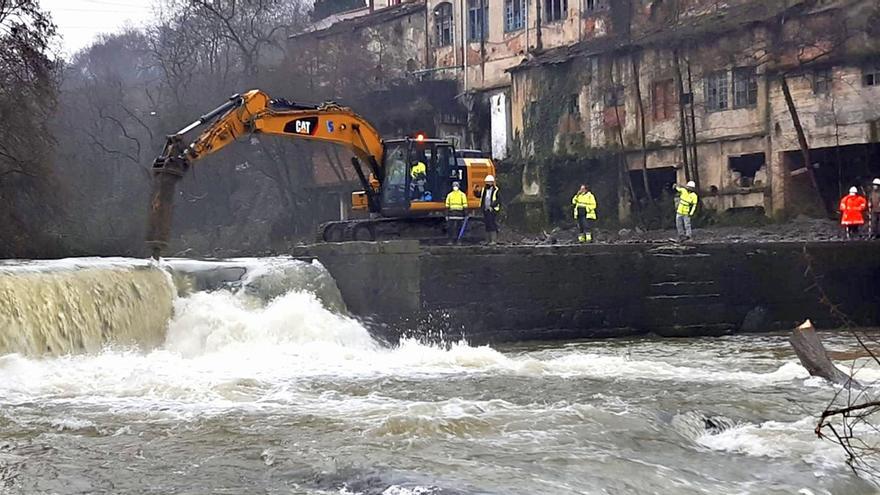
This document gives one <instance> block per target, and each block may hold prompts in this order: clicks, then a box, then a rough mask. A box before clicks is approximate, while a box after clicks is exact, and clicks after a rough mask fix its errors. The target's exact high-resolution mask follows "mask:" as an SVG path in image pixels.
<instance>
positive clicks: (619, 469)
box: [0, 259, 880, 495]
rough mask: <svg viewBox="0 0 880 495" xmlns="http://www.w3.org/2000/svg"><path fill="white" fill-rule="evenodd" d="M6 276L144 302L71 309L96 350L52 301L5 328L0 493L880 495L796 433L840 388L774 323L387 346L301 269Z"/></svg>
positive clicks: (324, 280) (869, 376) (830, 449)
mask: <svg viewBox="0 0 880 495" xmlns="http://www.w3.org/2000/svg"><path fill="white" fill-rule="evenodd" d="M108 263H109V264H108ZM5 269H6V270H7V272H8V273H6V276H7V277H8V276H9V274H12V275H14V276H15V277H18V278H16V279H15V282H16V284H17V285H9V287H10V289H9V290H17V291H19V292H22V291H27V290H43V289H45V287H44V286H41V285H39V284H37V285H35V286H34V287H35V288H34V287H31V286H22V285H21V281H22V280H26V279H33V278H34V276H36V278H37V279H39V280H40V283H42V284H49V285H51V284H56V285H57V287H56V289H57V290H56V289H53V290H55V291H56V292H58V291H61V293H63V294H66V295H67V296H70V295H71V294H75V293H76V291H77V290H82V291H84V292H83V294H87V295H88V294H91V296H89V297H92V296H95V297H98V296H97V295H96V294H105V293H109V294H115V295H116V296H117V297H120V298H126V297H140V298H141V300H142V301H145V302H144V303H143V305H141V306H138V305H137V304H134V303H133V302H132V301H130V300H126V301H125V304H121V305H120V306H119V307H120V308H121V309H120V310H119V311H120V312H119V313H118V314H117V313H116V312H108V310H109V306H111V305H105V307H103V308H101V307H100V306H101V305H100V304H97V305H96V304H94V303H92V302H89V303H86V304H84V305H82V308H85V309H84V311H85V312H86V313H88V314H94V315H98V316H96V319H95V320H94V322H98V323H99V324H100V325H104V326H100V325H99V327H98V330H100V329H102V328H103V329H104V335H103V337H102V338H103V339H104V342H103V343H102V344H100V345H96V344H95V343H94V342H96V341H94V340H93V339H90V338H85V337H82V336H83V335H93V332H92V330H88V331H86V330H82V329H80V330H75V329H76V328H80V327H77V325H78V324H86V323H88V322H92V320H89V318H92V317H91V316H89V317H80V319H79V320H76V321H77V322H79V323H77V324H68V323H65V322H67V321H68V320H70V319H71V315H69V314H65V313H64V312H65V311H67V312H71V311H74V309H73V308H74V307H80V306H78V305H79V304H80V303H79V302H76V301H72V300H70V299H69V297H68V298H67V299H64V298H62V299H64V300H66V301H68V302H67V305H59V304H54V303H53V304H48V305H46V304H44V305H39V304H34V305H33V311H36V312H38V313H39V314H40V316H39V317H34V318H31V319H28V318H23V319H21V321H30V322H31V323H29V324H30V325H31V327H33V331H34V332H37V333H38V334H39V335H40V336H41V337H39V338H40V339H42V340H39V339H37V340H35V342H37V341H38V342H40V345H41V344H42V343H43V342H54V344H53V345H54V346H55V348H56V349H53V351H52V352H48V353H47V352H45V350H43V349H40V348H39V346H38V345H36V344H35V347H34V348H31V347H29V345H26V344H23V343H22V342H26V340H27V339H25V340H21V339H18V340H15V342H12V343H10V344H7V345H19V346H21V347H19V348H18V349H17V352H8V351H7V352H2V351H0V493H28V494H30V493H272V494H275V493H279V494H280V493H285V494H290V493H293V494H357V493H362V494H384V495H402V494H486V493H492V494H523V495H525V494H576V493H577V494H582V493H755V494H768V493H798V492H800V493H816V494H818V493H834V494H838V493H875V489H874V487H873V486H872V485H870V484H868V483H866V482H864V481H862V480H859V479H858V478H856V477H855V476H853V475H852V474H851V473H850V472H849V471H848V470H847V468H846V466H845V464H844V457H843V455H842V453H841V452H840V451H839V450H838V449H837V448H836V447H835V446H834V445H832V444H830V443H827V442H822V441H819V440H817V439H816V438H815V436H814V435H813V433H812V429H813V427H814V426H815V419H814V418H813V417H812V415H813V414H815V413H817V412H819V411H821V409H822V408H823V407H824V406H825V405H826V403H827V400H828V398H829V397H830V395H831V394H833V392H834V389H833V388H832V387H831V386H829V385H827V384H825V383H823V382H821V381H820V380H816V379H811V378H809V377H808V374H807V372H806V371H805V370H804V369H803V368H802V367H801V366H799V365H798V364H797V361H796V358H795V357H794V356H793V354H792V353H791V351H790V350H789V349H788V344H787V342H786V341H785V338H784V337H783V336H760V337H758V336H740V337H731V338H723V339H691V340H650V339H642V340H631V341H604V342H577V343H569V344H564V343H547V344H527V345H519V346H507V347H502V348H491V347H487V346H481V347H476V346H470V345H468V344H467V343H444V344H443V345H428V344H424V343H420V342H418V341H416V340H404V341H402V342H401V343H400V345H398V346H394V347H388V346H385V345H382V344H380V343H379V342H377V341H376V340H374V339H373V338H372V337H371V336H370V334H369V332H368V331H367V329H366V328H365V327H364V326H363V325H362V324H361V323H360V322H359V321H357V320H356V319H354V318H352V317H351V316H349V315H348V314H347V313H346V311H345V307H344V303H343V302H342V299H341V297H340V296H339V292H338V289H336V287H335V284H334V283H333V281H332V278H331V277H329V275H328V274H327V273H326V271H325V270H323V268H322V267H321V266H320V265H318V264H316V263H303V262H298V261H293V260H286V259H267V260H235V261H230V262H225V263H209V262H195V261H187V260H176V261H174V260H172V261H171V262H169V263H168V266H166V267H163V268H162V269H160V268H156V267H151V266H149V264H145V263H143V262H135V261H131V260H114V261H112V262H110V261H107V260H104V261H95V262H81V263H78V264H74V265H71V264H70V263H67V264H63V263H62V264H60V265H58V266H50V267H48V268H47V267H46V266H45V265H38V266H31V265H17V266H12V267H5ZM221 269H222V271H223V273H224V276H223V277H219V278H217V277H214V278H213V279H212V276H211V274H213V273H217V272H218V270H221ZM236 270H238V272H236ZM101 271H104V272H108V271H109V272H112V273H113V275H112V276H113V277H116V276H118V277H120V278H124V279H125V280H126V282H124V283H120V284H119V287H121V288H125V290H121V289H120V290H121V291H116V292H114V291H112V290H109V292H108V289H102V290H103V291H104V292H98V293H96V292H95V290H97V289H95V287H96V286H98V285H100V284H101V283H105V284H106V283H110V282H107V281H106V280H104V281H103V282H102V281H101V277H96V276H95V274H97V273H100V272H101ZM230 273H232V274H234V276H231V275H230ZM77 274H84V277H85V278H86V281H85V282H83V283H81V284H80V283H79V282H78V280H79V278H78V277H79V275H77ZM144 274H147V278H143V276H144ZM111 278H112V277H111ZM220 279H225V280H220ZM59 280H63V282H59ZM3 287H5V286H4V285H3V274H2V273H0V290H2V289H3ZM22 287H26V288H25V289H22ZM64 287H68V288H70V291H68V292H67V293H64V292H63V290H62V288H64ZM101 287H103V286H101ZM53 293H54V292H51V291H50V292H47V294H53ZM147 296H149V297H147ZM19 297H23V296H19ZM83 297H84V296H83ZM162 297H167V305H168V306H167V308H166V307H165V306H164V304H166V303H165V302H163V301H165V300H166V299H161V298H162ZM160 299H161V300H160ZM34 300H36V299H34ZM139 304H140V303H139ZM28 307H31V306H28ZM46 307H48V308H50V309H51V311H50V310H47V309H46ZM114 307H116V306H114ZM89 308H93V309H89ZM94 308H97V309H94ZM131 308H136V309H135V310H131ZM59 311H60V314H62V315H63V318H62V317H61V316H58V314H59ZM89 311H91V313H89ZM102 311H103V312H102ZM114 311H115V310H114ZM132 311H135V313H134V314H136V313H137V312H141V313H142V314H141V316H142V319H138V318H134V319H132V318H131V317H130V315H131V314H132ZM148 312H154V313H155V314H146V313H148ZM53 315H54V316H53ZM119 315H121V316H119ZM162 317H165V318H167V320H166V321H164V322H163V323H162V324H161V325H160V330H159V334H158V338H157V334H156V331H155V330H154V329H152V326H154V324H153V323H152V319H153V318H162ZM89 324H91V323H89ZM41 325H42V326H41ZM126 325H131V326H129V327H126ZM147 327H150V328H147ZM15 328H16V330H15V331H16V332H17V333H16V334H17V335H19V334H24V333H26V332H28V331H31V330H28V328H30V327H26V326H22V325H19V326H18V327H15ZM108 328H113V329H116V328H119V331H121V332H122V333H123V336H122V337H119V338H117V337H113V336H108V335H106V332H108V331H109V330H108ZM126 328H127V330H126ZM94 335H102V334H101V332H100V331H98V332H97V333H96V334H94ZM78 336H79V337H78ZM65 338H69V339H77V338H79V339H80V340H82V342H83V345H73V346H71V347H69V349H68V348H65V347H64V344H63V342H64V339H65ZM825 338H826V340H827V341H828V345H829V346H830V347H831V348H833V349H836V350H850V349H853V348H854V343H853V342H851V341H849V340H848V339H847V338H845V337H844V336H825ZM57 349H67V350H66V351H64V352H59V351H58V350H57ZM56 354H58V355H56ZM859 373H860V374H859V375H858V377H859V379H861V380H862V381H865V382H870V381H873V380H877V379H880V370H877V369H875V368H871V367H868V368H865V369H862V370H861V371H860V372H859ZM707 419H709V420H710V422H711V425H712V427H711V428H710V427H707V424H709V423H707Z"/></svg>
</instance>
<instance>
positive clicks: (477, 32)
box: [468, 0, 489, 41]
mask: <svg viewBox="0 0 880 495" xmlns="http://www.w3.org/2000/svg"><path fill="white" fill-rule="evenodd" d="M488 34H489V0H468V41H482V40H484V39H486V38H487V35H488Z"/></svg>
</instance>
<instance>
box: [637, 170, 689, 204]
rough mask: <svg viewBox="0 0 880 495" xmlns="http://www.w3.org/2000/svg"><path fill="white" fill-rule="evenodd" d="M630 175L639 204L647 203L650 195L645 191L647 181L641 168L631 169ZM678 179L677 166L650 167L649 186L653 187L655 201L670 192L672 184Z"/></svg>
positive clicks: (652, 193)
mask: <svg viewBox="0 0 880 495" xmlns="http://www.w3.org/2000/svg"><path fill="white" fill-rule="evenodd" d="M629 177H630V179H631V180H632V184H633V190H634V191H635V193H636V200H637V201H638V202H639V204H647V199H648V195H647V194H646V192H645V182H644V179H643V178H642V171H641V170H630V171H629ZM677 179H678V174H677V172H676V170H675V167H661V168H649V169H648V186H649V187H650V188H651V197H652V199H654V201H657V200H660V199H661V198H662V197H663V195H664V193H666V194H669V191H670V190H671V188H672V185H673V184H675V182H676V180H677Z"/></svg>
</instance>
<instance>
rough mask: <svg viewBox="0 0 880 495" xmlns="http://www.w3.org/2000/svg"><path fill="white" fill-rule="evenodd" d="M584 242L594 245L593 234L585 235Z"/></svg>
mask: <svg viewBox="0 0 880 495" xmlns="http://www.w3.org/2000/svg"><path fill="white" fill-rule="evenodd" d="M584 242H586V243H589V244H592V243H593V234H592V233H591V232H587V233H586V234H584Z"/></svg>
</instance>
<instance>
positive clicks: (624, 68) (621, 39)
mask: <svg viewBox="0 0 880 495" xmlns="http://www.w3.org/2000/svg"><path fill="white" fill-rule="evenodd" d="M653 3H654V4H657V3H661V2H653ZM712 3H716V4H717V2H712ZM658 12H659V11H655V13H654V14H655V15H656V14H657V13H658ZM877 12H878V11H877V4H876V2H871V1H850V2H844V1H839V2H792V1H773V0H765V1H761V2H741V3H740V4H738V5H734V4H733V2H726V3H725V4H724V5H722V6H716V7H715V8H712V9H708V8H707V9H706V10H693V11H691V12H690V13H689V14H688V15H684V16H679V17H670V16H669V15H668V13H667V15H664V16H656V17H652V15H650V14H649V15H648V17H647V19H646V20H645V22H643V23H640V24H632V25H630V29H629V31H628V32H623V33H620V32H618V33H611V34H609V35H608V36H605V37H601V38H596V39H593V40H587V41H583V42H580V43H577V44H575V45H571V46H567V47H564V48H559V49H555V50H548V51H545V52H543V53H541V54H538V55H536V56H535V57H533V58H531V59H529V60H528V61H525V62H523V63H521V64H520V65H518V66H516V67H514V68H512V69H510V72H511V74H512V77H513V83H512V90H511V93H512V96H511V97H512V106H513V108H514V109H519V110H520V111H516V110H514V111H513V112H512V115H513V126H512V127H513V133H514V136H515V141H516V146H517V148H518V153H519V156H520V157H521V159H522V160H524V161H525V162H526V163H530V162H535V163H542V162H541V161H540V160H533V159H534V158H535V157H546V156H550V157H553V156H558V155H572V154H574V155H577V154H587V155H591V156H598V155H601V154H602V152H606V155H607V152H612V153H613V154H617V155H620V160H619V163H620V166H621V167H623V168H624V170H625V172H623V173H621V174H620V177H621V179H622V180H623V182H624V183H623V184H619V186H620V188H619V190H620V191H621V196H622V197H626V196H628V195H629V196H635V199H636V203H635V204H639V203H641V204H642V205H647V204H649V203H651V202H652V200H658V199H660V196H661V195H662V193H663V191H664V189H667V188H668V185H669V184H670V183H671V182H675V181H678V182H684V181H686V180H695V181H696V182H697V183H698V185H699V188H700V190H701V192H702V194H703V197H704V204H705V205H706V206H708V207H709V208H711V209H715V210H729V209H737V208H760V209H763V210H764V211H766V212H768V213H773V214H783V213H786V212H799V211H809V210H811V209H815V207H816V201H815V195H816V194H815V187H814V186H813V180H811V176H812V178H813V179H814V180H815V184H816V185H818V189H819V192H820V194H821V197H822V200H823V201H822V204H823V205H824V206H825V207H826V209H827V208H829V207H831V205H834V204H836V203H835V201H836V199H837V198H838V197H839V196H840V194H841V193H842V192H843V191H845V190H846V189H848V188H849V187H850V186H851V185H859V184H865V183H866V182H868V181H869V180H870V178H871V177H872V176H874V175H876V174H878V173H880V148H878V145H877V144H876V143H877V126H878V122H880V85H878V84H877V81H876V79H877V75H876V74H877V69H878V65H880V58H877V55H878V54H880V51H878V47H880V45H878V43H877V41H876V33H873V32H872V30H873V29H876V27H875V26H876V22H877V17H876V15H877ZM872 16H873V17H872ZM661 19H662V20H661ZM786 93H787V94H788V96H786ZM795 122H798V124H795ZM798 127H800V128H801V132H799V131H798ZM802 143H804V144H803V145H802ZM807 156H809V163H810V164H811V165H810V167H807V166H806V165H805V163H807V162H806V157H807ZM613 162H614V160H613V159H612V160H610V163H611V164H612V165H613ZM540 172H541V170H538V171H537V175H540ZM538 183H541V182H540V181H538ZM630 204H632V203H631V202H630V201H629V200H628V198H627V201H623V202H622V205H621V206H623V208H622V209H621V216H623V217H626V216H627V215H628V214H629V213H630V212H629V209H628V206H629V205H630Z"/></svg>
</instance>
